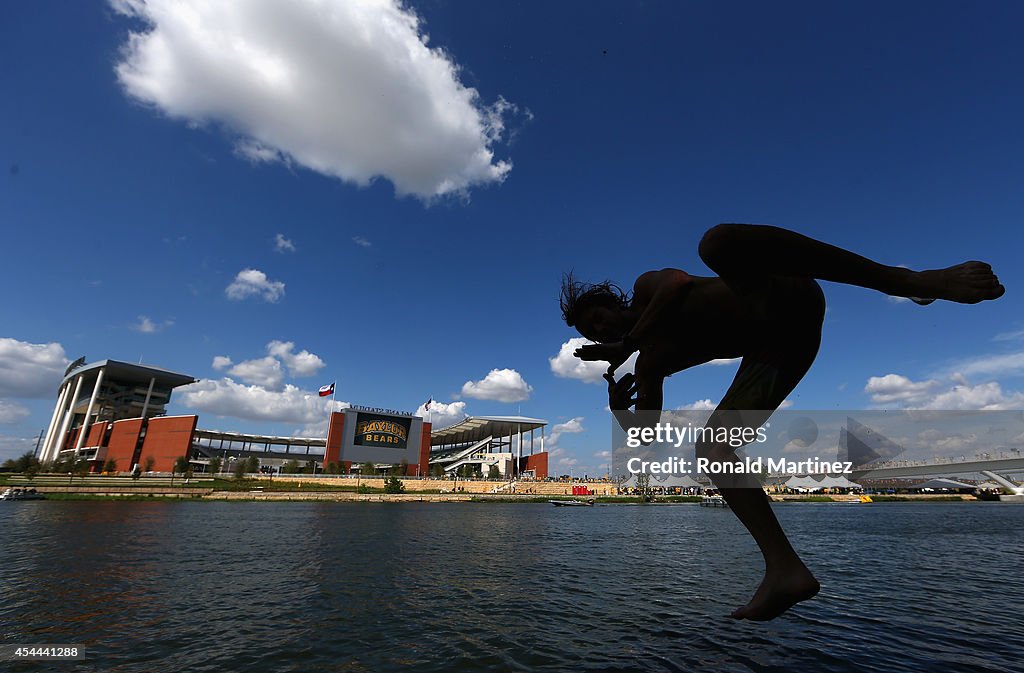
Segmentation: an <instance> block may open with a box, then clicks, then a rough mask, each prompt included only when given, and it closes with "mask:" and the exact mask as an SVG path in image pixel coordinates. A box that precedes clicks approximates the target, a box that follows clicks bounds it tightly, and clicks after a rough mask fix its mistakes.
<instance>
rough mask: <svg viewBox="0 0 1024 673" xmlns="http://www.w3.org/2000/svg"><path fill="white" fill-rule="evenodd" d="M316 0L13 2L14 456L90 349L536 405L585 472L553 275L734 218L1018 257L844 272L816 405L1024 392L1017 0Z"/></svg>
mask: <svg viewBox="0 0 1024 673" xmlns="http://www.w3.org/2000/svg"><path fill="white" fill-rule="evenodd" d="M315 4H317V3H307V2H292V3H279V2H269V1H261V2H253V3H248V4H247V5H246V8H247V9H246V14H245V15H239V14H237V12H232V11H231V10H230V9H223V8H220V7H219V3H213V2H204V3H194V5H192V3H184V4H179V5H176V6H175V5H169V6H165V3H164V2H143V1H142V0H120V1H118V2H113V3H111V4H103V3H70V4H69V3H47V2H35V3H27V4H26V3H18V4H16V3H7V4H5V5H4V6H3V7H2V8H0V36H2V39H0V64H3V65H0V73H2V84H3V94H4V95H3V96H0V160H2V168H3V171H2V174H0V222H2V223H3V233H4V243H5V244H4V246H3V264H2V265H0V280H2V281H3V284H4V286H5V288H6V292H5V293H4V299H3V303H2V309H0V315H2V316H3V320H2V326H0V339H3V341H0V458H6V457H9V456H14V455H18V454H20V453H21V452H22V451H24V450H25V448H26V447H27V448H31V446H32V445H34V438H35V436H36V435H37V434H38V433H39V430H40V429H41V428H43V427H45V425H46V424H47V422H48V421H49V414H50V412H51V410H52V404H53V399H54V395H55V391H56V386H57V384H58V382H59V378H60V373H61V372H62V371H63V366H64V364H66V362H67V361H68V360H71V359H74V358H76V357H78V356H80V355H85V356H86V357H87V359H88V360H90V361H92V360H98V359H103V358H113V359H121V360H127V361H138V360H139V359H140V358H141V359H142V361H144V362H146V363H150V364H154V365H158V366H162V367H166V368H169V369H173V370H177V371H181V372H184V373H188V374H191V375H193V376H195V377H196V378H200V379H203V382H202V383H201V384H199V385H198V386H197V387H196V388H194V389H193V390H192V391H185V392H179V393H178V394H176V397H175V401H174V403H173V404H172V407H171V409H170V411H171V412H172V413H199V414H200V426H201V427H205V428H218V429H235V430H242V431H249V432H272V433H293V432H317V431H319V430H320V429H321V428H322V426H323V418H325V416H326V411H325V410H324V409H323V408H322V407H318V406H316V402H315V400H312V398H307V397H304V396H308V395H310V394H311V393H314V391H315V390H316V388H317V387H319V386H320V385H322V384H325V383H329V382H331V381H334V380H336V381H337V398H338V400H339V401H340V400H344V401H346V402H352V403H356V404H364V405H372V406H384V407H388V408H397V409H407V410H414V409H416V408H417V407H419V406H420V405H421V404H422V403H423V402H424V401H426V400H427V399H428V398H429V397H433V398H434V399H436V400H438V401H439V402H440V403H443V404H444V405H446V406H443V407H440V406H439V407H436V408H437V409H438V410H439V412H440V413H439V415H438V416H437V417H435V420H438V419H441V418H444V419H447V420H451V419H455V418H458V417H459V416H460V415H461V414H466V413H468V414H470V415H485V414H505V415H507V414H515V413H522V414H523V415H529V416H535V417H540V418H544V419H547V420H548V421H550V423H551V426H550V428H551V430H553V431H555V433H556V434H555V436H554V438H553V439H554V441H553V442H552V444H553V446H554V447H555V451H554V452H553V460H552V464H553V467H555V468H556V469H557V471H559V472H566V473H568V472H569V471H570V470H572V471H573V472H574V473H576V474H579V473H581V472H590V473H596V472H598V471H599V469H600V468H599V466H600V465H602V464H604V463H605V462H606V461H607V459H606V457H605V456H603V455H601V452H604V451H607V450H608V448H609V441H610V432H609V430H610V423H611V420H610V417H609V416H608V414H607V412H606V411H605V405H606V398H605V393H604V388H603V386H602V385H600V384H594V383H588V382H587V381H586V380H583V379H591V380H592V379H593V378H594V374H595V372H594V370H592V369H591V370H579V369H577V370H572V369H571V368H568V367H567V365H572V363H571V362H568V361H567V360H566V358H565V355H566V354H567V353H569V352H571V345H570V346H567V347H563V346H564V344H566V343H567V342H568V341H569V339H571V338H573V337H575V336H577V335H576V334H574V332H573V331H572V330H571V329H570V328H567V327H566V326H565V325H564V324H563V323H562V322H561V321H560V316H559V311H558V304H557V295H558V288H559V282H560V277H561V274H562V272H563V271H567V270H569V269H574V270H575V271H576V273H577V274H578V275H580V276H581V277H584V278H591V279H594V280H601V279H604V278H610V279H613V280H616V281H618V282H619V283H621V284H623V285H625V286H629V285H631V284H632V281H633V279H635V277H636V276H637V275H639V274H640V273H642V272H644V271H647V270H649V269H656V268H662V267H668V266H671V267H678V268H683V269H685V270H688V271H691V272H692V273H695V274H709V273H710V272H709V271H708V270H707V269H706V268H705V267H704V266H703V264H702V263H701V262H700V260H699V259H698V257H697V254H696V244H697V241H698V240H699V238H700V236H701V234H702V233H703V232H704V231H705V230H706V229H707V228H708V227H710V226H712V225H714V224H715V223H718V222H758V223H771V224H776V225H780V226H787V227H790V228H794V229H796V230H798V231H801V232H802V233H806V234H808V235H811V236H815V237H817V238H821V239H824V240H827V241H829V242H832V243H836V244H838V245H841V246H844V247H848V248H850V249H853V250H855V251H857V252H861V253H863V254H866V255H868V256H871V257H874V258H876V259H878V260H879V261H882V262H885V263H889V264H904V265H908V266H910V267H913V268H935V267H939V266H947V265H950V264H954V263H957V262H960V261H963V260H965V259H983V260H986V261H988V262H990V263H991V264H992V265H993V266H994V268H995V270H996V271H997V273H999V275H1000V277H1001V279H1002V281H1003V283H1004V285H1005V286H1006V288H1007V293H1006V295H1005V296H1004V297H1003V298H1002V299H1000V300H999V301H997V302H990V303H986V304H984V305H978V306H966V307H965V306H957V305H952V304H943V303H937V304H934V305H932V306H929V307H926V308H922V307H918V306H915V305H913V304H910V303H907V302H897V301H894V300H892V299H890V298H887V297H885V296H882V295H878V294H875V293H872V292H869V291H866V290H860V289H857V288H848V287H839V286H835V285H828V284H826V285H827V286H826V288H825V289H826V294H827V296H828V299H829V313H828V316H827V321H826V325H825V333H824V342H823V346H822V349H821V353H820V356H819V359H818V362H817V363H816V365H815V366H814V368H813V369H812V370H811V372H810V373H809V374H808V376H807V377H806V379H805V380H804V382H803V383H802V384H801V385H800V387H799V388H798V389H797V390H796V391H795V392H794V394H793V395H792V398H791V401H792V403H793V405H794V406H795V407H797V408H807V409H836V408H850V409H860V408H866V407H877V406H890V407H901V406H918V407H928V406H931V407H943V408H1017V409H1019V408H1022V407H1024V394H1022V392H1021V391H1024V381H1022V377H1021V375H1022V374H1024V319H1022V317H1021V316H1022V311H1021V308H1022V303H1021V302H1022V300H1021V298H1020V296H1021V295H1020V294H1019V292H1018V291H1017V288H1018V287H1020V286H1021V281H1022V280H1024V278H1022V277H1021V276H1022V271H1021V270H1020V269H1021V265H1020V263H1019V259H1020V254H1021V248H1022V246H1021V244H1022V242H1024V234H1022V233H1021V226H1020V221H1021V215H1022V210H1024V197H1022V194H1024V192H1022V190H1021V182H1022V178H1024V140H1022V134H1021V130H1020V120H1021V119H1022V118H1024V97H1022V95H1021V85H1020V77H1021V76H1020V73H1021V66H1022V65H1024V46H1022V45H1021V42H1020V40H1019V39H1018V38H1019V35H1018V27H1019V26H1020V25H1021V22H1022V20H1024V8H1021V6H1020V5H1019V4H1017V3H1010V2H992V3H985V4H983V5H974V6H972V5H967V4H963V3H947V2H928V3H924V2H906V3H898V4H897V5H893V4H892V3H856V4H855V3H844V4H838V3H824V5H823V3H810V2H807V3H798V2H792V3H783V4H781V5H780V4H773V5H765V4H764V3H753V2H731V3H675V2H651V3H621V2H596V3H588V5H587V9H586V11H585V12H582V11H580V7H579V5H578V4H576V3H539V2H519V3H468V2H462V3H454V2H447V1H441V0H432V1H427V2H416V3H409V4H406V5H402V6H395V5H393V4H392V3H391V2H390V1H388V0H380V1H378V2H371V3H366V4H365V5H362V4H352V3H341V4H337V3H334V4H336V5H337V6H335V7H334V8H333V9H332V8H331V6H332V3H322V7H321V9H319V10H316V9H314V8H313V5H315ZM190 5H191V6H190ZM353 8H355V9H353ZM318 12H320V13H318ZM132 35H134V36H135V37H134V38H133V37H132ZM425 36H429V41H428V42H427V46H426V47H424V46H423V40H424V39H426V38H425ZM232 288H233V289H232ZM289 344H290V345H289ZM560 352H561V353H562V356H563V357H561V358H559V357H558V355H559V353H560ZM218 357H220V358H226V359H229V360H230V364H228V363H227V360H226V359H225V360H219V361H217V362H216V363H215V360H214V359H215V358H218ZM553 360H554V361H553ZM215 364H217V365H218V366H217V367H215V366H214V365H215ZM734 369H735V365H732V366H729V365H725V366H714V365H707V366H704V367H700V368H698V369H695V370H693V371H689V372H685V373H680V374H677V375H675V376H673V377H672V378H671V379H670V380H669V381H668V382H667V384H666V405H667V406H669V407H679V406H684V405H694V404H700V403H701V401H707V402H711V403H713V402H715V401H717V400H718V399H719V398H720V396H721V394H722V392H723V391H724V390H725V388H726V387H727V386H728V383H729V381H730V379H731V376H732V373H733V371H734ZM494 370H498V371H497V372H496V373H492V372H493V371H494ZM505 370H508V371H505ZM573 376H575V377H576V378H574V377H573ZM581 377H582V378H581ZM467 383H468V384H469V385H467ZM447 405H452V406H447Z"/></svg>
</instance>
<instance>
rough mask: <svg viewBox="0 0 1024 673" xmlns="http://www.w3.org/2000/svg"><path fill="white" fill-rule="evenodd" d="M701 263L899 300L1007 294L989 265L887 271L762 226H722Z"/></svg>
mask: <svg viewBox="0 0 1024 673" xmlns="http://www.w3.org/2000/svg"><path fill="white" fill-rule="evenodd" d="M699 252H700V256H701V259H703V260H704V262H705V263H706V264H707V265H708V266H709V267H711V269H712V270H714V271H715V272H716V273H718V274H719V275H721V276H723V277H724V276H734V277H743V276H756V275H759V274H773V275H781V276H805V277H809V278H818V279H821V280H828V281H833V282H836V283H846V284H848V285H857V286H860V287H866V288H869V289H872V290H878V291H879V292H884V293H886V294H890V295H894V296H898V297H923V298H929V299H946V300H949V301H955V302H960V303H964V304H974V303H977V302H980V301H984V300H986V299H997V298H998V297H1000V296H1002V294H1003V292H1004V291H1005V290H1004V288H1003V286H1002V285H1000V283H999V279H998V278H997V277H996V275H995V274H994V273H993V272H992V267H991V266H989V265H988V264H986V263H985V262H977V261H971V262H964V263H963V264H957V265H956V266H951V267H949V268H946V269H934V270H929V271H912V270H910V269H905V268H903V267H898V266H886V265H885V264H880V263H878V262H875V261H874V260H871V259H868V258H867V257H862V256H861V255H858V254H856V253H853V252H850V251H849V250H844V249H843V248H839V247H836V246H834V245H829V244H828V243H823V242H821V241H818V240H815V239H813V238H809V237H807V236H804V235H803V234H798V233H796V232H794V231H789V230H788V229H782V228H780V227H773V226H769V225H757V224H719V225H717V226H715V227H712V228H711V229H709V230H708V231H707V233H705V234H704V237H703V238H702V239H701V242H700V247H699Z"/></svg>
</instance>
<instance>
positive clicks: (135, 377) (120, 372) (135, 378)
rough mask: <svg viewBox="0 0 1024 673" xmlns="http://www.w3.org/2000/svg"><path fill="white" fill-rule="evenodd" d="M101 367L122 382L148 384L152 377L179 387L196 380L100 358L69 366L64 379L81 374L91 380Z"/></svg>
mask: <svg viewBox="0 0 1024 673" xmlns="http://www.w3.org/2000/svg"><path fill="white" fill-rule="evenodd" d="M101 369H104V370H106V378H107V380H115V381H119V382H121V383H140V384H148V383H149V381H150V379H156V382H157V384H158V385H160V386H162V387H167V388H177V387H178V386H183V385H186V384H189V383H194V382H195V379H194V378H192V377H191V376H188V375H187V374H179V373H177V372H172V371H170V370H168V369H162V368H161V367H152V366H150V365H143V364H133V363H131V362H120V361H118V360H100V361H98V362H91V363H89V364H87V365H86V364H83V365H80V366H77V367H69V368H68V371H67V373H66V374H65V375H64V381H67V380H68V379H73V378H75V377H76V376H79V375H81V376H82V378H83V379H85V380H86V381H89V380H92V379H94V378H95V377H96V375H97V374H98V373H99V371H100V370H101ZM61 385H63V383H61Z"/></svg>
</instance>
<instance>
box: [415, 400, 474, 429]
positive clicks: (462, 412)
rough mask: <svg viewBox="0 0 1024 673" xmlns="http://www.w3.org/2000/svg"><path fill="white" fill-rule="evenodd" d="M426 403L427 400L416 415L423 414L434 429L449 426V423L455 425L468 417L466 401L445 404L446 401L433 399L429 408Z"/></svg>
mask: <svg viewBox="0 0 1024 673" xmlns="http://www.w3.org/2000/svg"><path fill="white" fill-rule="evenodd" d="M426 404H427V403H426V402H424V403H423V404H421V405H420V406H419V408H418V409H417V410H416V413H415V414H414V415H416V416H421V417H423V418H424V419H426V420H427V421H429V422H430V423H431V427H432V428H433V429H434V430H440V429H441V428H447V427H448V426H449V425H455V424H456V423H458V422H460V421H462V420H463V419H465V418H466V403H465V402H461V401H460V402H452V403H451V404H445V403H444V402H438V401H437V400H433V401H432V402H431V403H430V409H429V410H428V409H426V408H425V407H426Z"/></svg>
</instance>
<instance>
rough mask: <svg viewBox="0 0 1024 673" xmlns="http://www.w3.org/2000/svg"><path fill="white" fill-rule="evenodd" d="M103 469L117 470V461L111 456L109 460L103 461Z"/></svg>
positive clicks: (105, 470) (107, 470) (108, 470)
mask: <svg viewBox="0 0 1024 673" xmlns="http://www.w3.org/2000/svg"><path fill="white" fill-rule="evenodd" d="M103 471H104V472H117V461H116V460H114V459H113V458H111V459H109V460H108V461H107V462H105V463H103Z"/></svg>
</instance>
